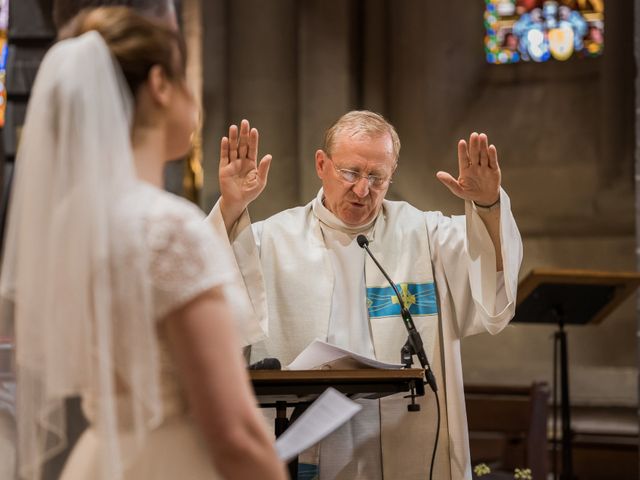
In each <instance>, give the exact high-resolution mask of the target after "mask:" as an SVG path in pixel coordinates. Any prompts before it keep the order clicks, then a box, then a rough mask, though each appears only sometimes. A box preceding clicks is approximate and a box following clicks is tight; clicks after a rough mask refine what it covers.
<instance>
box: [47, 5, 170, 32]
mask: <svg viewBox="0 0 640 480" xmlns="http://www.w3.org/2000/svg"><path fill="white" fill-rule="evenodd" d="M107 6H123V7H130V8H133V9H134V10H136V11H137V12H138V13H141V14H142V15H148V16H150V17H154V18H158V19H161V20H166V21H167V23H169V24H171V25H172V26H174V27H176V28H177V21H176V12H175V8H174V5H173V0H54V3H53V22H54V23H55V25H56V28H57V29H58V31H60V29H62V27H64V26H65V25H66V24H67V23H68V22H69V20H71V19H72V18H73V17H75V16H76V15H77V14H78V13H80V11H81V10H84V9H85V8H96V7H107Z"/></svg>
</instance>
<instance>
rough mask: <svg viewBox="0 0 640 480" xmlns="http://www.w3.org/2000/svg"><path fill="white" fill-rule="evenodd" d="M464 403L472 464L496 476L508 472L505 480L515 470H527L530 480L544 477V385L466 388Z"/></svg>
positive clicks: (546, 459) (546, 462)
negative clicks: (531, 477)
mask: <svg viewBox="0 0 640 480" xmlns="http://www.w3.org/2000/svg"><path fill="white" fill-rule="evenodd" d="M465 401H466V406H467V421H468V425H469V441H470V447H471V462H472V465H474V466H475V465H477V464H479V463H486V464H487V465H489V466H490V467H491V469H492V471H493V472H494V473H496V474H497V473H498V472H505V473H506V472H508V473H506V474H507V475H509V477H506V476H505V478H513V472H514V470H515V469H516V468H529V469H531V473H532V476H533V478H534V479H546V478H547V473H548V471H549V454H548V442H547V421H548V415H549V407H548V401H549V388H548V385H547V384H546V383H542V382H536V383H533V384H532V385H531V386H530V387H526V386H522V387H518V386H491V385H466V386H465ZM487 478H489V477H487ZM494 478H495V477H494Z"/></svg>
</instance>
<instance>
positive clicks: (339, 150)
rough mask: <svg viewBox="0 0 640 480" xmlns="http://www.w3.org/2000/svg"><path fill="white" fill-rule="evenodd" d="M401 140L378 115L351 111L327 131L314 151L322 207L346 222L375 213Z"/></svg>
mask: <svg viewBox="0 0 640 480" xmlns="http://www.w3.org/2000/svg"><path fill="white" fill-rule="evenodd" d="M399 154H400V139H399V138H398V134H397V133H396V130H395V128H393V125H391V124H390V123H389V122H387V121H386V120H385V119H384V118H383V117H382V116H381V115H379V114H377V113H373V112H369V111H352V112H349V113H347V114H345V115H343V116H342V117H340V118H339V119H338V121H337V122H336V123H334V124H333V125H332V126H331V127H330V128H329V129H328V130H327V132H326V133H325V138H324V145H323V147H322V149H320V150H318V151H317V152H316V172H317V173H318V177H320V179H321V180H322V188H323V190H324V204H325V206H326V207H327V208H328V209H329V210H330V211H331V212H332V213H333V214H334V215H336V216H337V217H338V218H339V219H340V220H342V221H343V222H344V223H345V224H347V225H349V226H359V225H364V224H366V223H368V222H369V221H371V220H372V219H373V218H375V217H376V215H377V214H378V212H379V211H380V208H381V206H382V200H384V197H385V195H386V194H387V190H388V189H389V185H390V184H391V177H392V176H393V173H394V171H395V169H396V167H397V164H398V156H399Z"/></svg>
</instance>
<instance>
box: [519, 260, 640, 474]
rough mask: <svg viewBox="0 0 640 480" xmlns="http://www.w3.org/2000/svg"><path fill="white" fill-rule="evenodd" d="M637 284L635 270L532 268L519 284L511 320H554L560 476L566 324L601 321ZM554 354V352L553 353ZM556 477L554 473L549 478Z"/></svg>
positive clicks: (565, 466)
mask: <svg viewBox="0 0 640 480" xmlns="http://www.w3.org/2000/svg"><path fill="white" fill-rule="evenodd" d="M638 286H640V274H638V273H635V272H600V271H591V270H560V269H534V270H532V271H531V272H530V273H529V274H528V275H527V276H526V277H525V278H524V279H523V280H522V281H521V282H520V285H519V286H518V300H517V308H516V314H515V317H514V319H513V320H512V322H520V323H538V324H540V323H552V324H556V325H558V330H557V332H556V333H555V336H554V355H553V368H554V369H553V403H554V409H553V415H554V417H553V440H554V441H553V462H554V468H553V471H554V475H557V473H558V469H557V468H556V463H557V460H556V448H557V441H556V418H557V417H556V408H555V407H556V405H557V390H558V388H557V387H558V376H557V371H558V368H559V369H560V390H561V416H562V476H561V478H562V479H563V480H573V459H572V451H571V448H572V446H571V405H570V402H569V368H568V367H569V366H568V361H567V335H566V331H565V329H564V327H565V325H586V324H596V323H600V322H601V321H602V320H604V319H605V318H606V317H607V315H609V314H610V313H611V312H612V311H613V310H614V309H615V308H616V307H618V305H620V303H622V301H623V300H625V299H626V298H627V297H629V295H631V294H632V293H633V292H635V291H636V289H637V288H638ZM558 353H559V355H558ZM554 478H557V477H554Z"/></svg>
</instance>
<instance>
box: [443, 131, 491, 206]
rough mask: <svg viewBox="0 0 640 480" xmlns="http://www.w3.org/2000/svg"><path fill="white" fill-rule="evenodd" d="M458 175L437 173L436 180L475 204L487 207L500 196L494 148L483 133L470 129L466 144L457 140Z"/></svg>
mask: <svg viewBox="0 0 640 480" xmlns="http://www.w3.org/2000/svg"><path fill="white" fill-rule="evenodd" d="M458 171H459V173H458V178H457V179H456V178H454V177H453V176H452V175H451V174H449V173H447V172H442V171H440V172H438V173H437V174H436V176H437V178H438V180H440V181H441V182H442V183H444V184H445V185H446V186H447V188H448V189H449V190H451V192H453V194H454V195H456V196H458V197H460V198H461V199H463V200H470V201H473V202H475V204H476V205H480V206H483V205H484V206H490V205H493V204H495V203H496V202H497V201H499V199H500V180H501V174H500V165H498V152H497V150H496V147H495V146H493V145H489V141H488V139H487V136H486V135H485V134H484V133H481V134H480V135H478V134H477V133H475V132H473V133H472V134H471V136H470V137H469V143H468V144H467V142H465V141H464V140H460V141H459V142H458Z"/></svg>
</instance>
